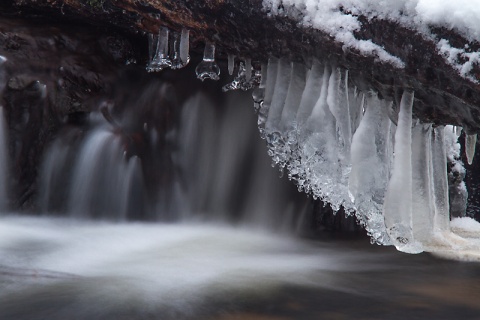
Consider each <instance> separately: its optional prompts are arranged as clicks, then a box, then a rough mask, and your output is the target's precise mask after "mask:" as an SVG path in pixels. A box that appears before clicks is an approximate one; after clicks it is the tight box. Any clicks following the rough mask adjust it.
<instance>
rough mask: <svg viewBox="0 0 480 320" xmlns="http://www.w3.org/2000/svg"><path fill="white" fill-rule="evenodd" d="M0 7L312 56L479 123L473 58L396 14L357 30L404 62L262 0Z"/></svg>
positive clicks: (224, 47) (426, 110)
mask: <svg viewBox="0 0 480 320" xmlns="http://www.w3.org/2000/svg"><path fill="white" fill-rule="evenodd" d="M0 8H1V9H2V14H3V15H4V16H10V17H29V18H32V17H36V18H42V19H43V20H47V21H48V20H59V19H61V20H68V21H70V20H74V21H77V22H81V23H86V24H91V25H97V26H102V27H109V28H117V29H119V30H123V31H124V32H125V34H127V35H130V36H132V37H138V38H142V37H143V39H144V38H145V37H144V36H143V35H144V34H145V33H156V32H157V31H158V28H159V27H160V26H167V27H169V28H171V29H172V30H177V31H180V30H181V29H182V28H188V29H190V30H191V48H192V50H194V51H197V52H199V53H200V52H201V50H203V42H204V41H205V39H208V40H211V41H215V42H216V44H217V53H218V56H219V57H220V58H224V59H226V56H227V54H228V53H230V54H235V55H237V56H239V57H249V58H252V60H253V61H259V62H263V61H266V60H267V59H268V57H270V56H276V57H289V58H290V59H292V60H297V61H302V60H303V61H307V62H308V60H309V59H311V58H312V57H315V58H317V59H319V60H321V61H325V62H327V63H330V64H334V65H337V66H340V67H344V68H346V69H348V70H349V77H350V79H351V81H352V83H354V84H355V85H356V86H357V87H359V88H361V89H362V90H374V91H376V92H378V93H379V96H380V97H383V98H385V99H389V100H398V97H399V95H400V94H401V92H402V91H403V89H404V88H410V89H413V90H414V91H415V107H414V115H415V116H416V117H418V118H419V119H421V120H422V121H424V122H433V123H435V124H454V125H458V126H462V127H463V128H464V129H465V130H466V131H467V132H468V133H473V132H478V131H480V84H479V83H478V81H476V79H480V68H479V66H478V65H474V68H473V69H472V71H471V72H470V73H469V75H468V77H465V76H461V75H460V73H459V72H458V71H457V70H456V69H455V68H454V67H453V66H452V65H451V64H449V63H448V62H447V61H446V59H445V57H444V56H442V54H441V53H440V52H439V50H438V49H437V46H436V43H435V41H434V40H432V37H426V36H425V35H423V34H421V33H420V32H418V31H416V30H414V29H409V28H407V27H404V26H402V25H399V24H398V23H396V22H395V21H389V20H382V19H375V18H374V19H371V18H370V19H369V18H367V17H363V16H359V17H358V19H359V20H360V21H361V23H362V28H361V29H360V30H358V31H357V32H356V33H355V37H356V38H357V39H360V40H362V39H364V40H371V41H372V42H373V43H375V44H377V45H379V46H381V47H383V48H384V49H385V50H386V51H387V52H388V53H390V54H392V55H393V56H396V57H398V58H400V59H401V60H402V61H403V62H404V63H405V67H404V68H398V67H394V66H393V65H391V64H389V63H386V62H382V61H380V60H379V59H377V58H376V57H374V56H366V55H364V54H361V53H360V52H359V51H357V50H355V49H350V48H345V47H344V46H343V44H342V43H339V42H337V41H335V39H334V38H333V37H332V36H331V35H329V34H327V33H325V32H322V31H320V30H316V29H313V28H305V27H302V26H300V25H299V24H298V23H297V22H296V21H294V20H293V19H292V18H290V17H288V16H270V15H268V12H266V11H265V10H264V8H263V7H262V1H261V0H249V1H227V0H205V1H188V0H144V1H138V0H62V1H58V0H7V1H4V3H2V4H0ZM430 32H431V34H432V35H433V37H434V38H437V39H446V40H448V41H449V43H450V45H451V46H453V47H455V48H462V50H464V49H465V48H468V52H476V51H478V50H480V44H479V43H477V42H472V41H469V40H467V39H466V38H465V37H464V36H462V35H461V34H460V33H458V32H456V31H455V30H448V29H445V28H438V27H431V28H430ZM143 43H145V46H146V41H145V40H143ZM144 52H146V50H145V51H144ZM144 58H145V59H146V58H147V57H146V54H145V57H144ZM461 62H462V61H459V63H461Z"/></svg>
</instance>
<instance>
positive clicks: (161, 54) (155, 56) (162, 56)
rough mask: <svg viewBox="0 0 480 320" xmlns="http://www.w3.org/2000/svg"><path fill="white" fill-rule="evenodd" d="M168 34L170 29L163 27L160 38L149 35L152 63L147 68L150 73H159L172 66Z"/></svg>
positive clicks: (159, 32)
mask: <svg viewBox="0 0 480 320" xmlns="http://www.w3.org/2000/svg"><path fill="white" fill-rule="evenodd" d="M168 33H169V30H168V28H166V27H161V28H160V30H159V31H158V36H154V35H149V37H148V40H149V46H148V47H149V55H150V63H149V64H148V66H147V71H148V72H158V71H162V70H163V69H165V68H169V67H171V66H172V61H171V60H170V58H169V56H168Z"/></svg>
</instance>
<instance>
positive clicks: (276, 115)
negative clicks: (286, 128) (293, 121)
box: [265, 58, 292, 131]
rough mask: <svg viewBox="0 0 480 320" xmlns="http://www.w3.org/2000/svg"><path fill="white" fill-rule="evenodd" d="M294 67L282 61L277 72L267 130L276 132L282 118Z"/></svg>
mask: <svg viewBox="0 0 480 320" xmlns="http://www.w3.org/2000/svg"><path fill="white" fill-rule="evenodd" d="M291 68H292V65H291V63H290V62H289V61H287V60H286V59H283V58H282V59H280V61H279V64H278V71H277V80H276V82H275V88H274V92H273V97H272V104H271V106H270V109H269V111H268V118H267V122H266V124H265V128H266V129H267V130H270V131H276V130H277V129H278V128H277V127H278V124H279V122H280V119H281V117H282V111H283V106H284V104H285V99H286V98H287V93H288V85H289V84H290V72H291Z"/></svg>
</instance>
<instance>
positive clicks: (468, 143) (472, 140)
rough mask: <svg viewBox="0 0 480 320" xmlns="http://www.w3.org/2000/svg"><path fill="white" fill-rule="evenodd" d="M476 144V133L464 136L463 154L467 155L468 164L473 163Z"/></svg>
mask: <svg viewBox="0 0 480 320" xmlns="http://www.w3.org/2000/svg"><path fill="white" fill-rule="evenodd" d="M476 145H477V134H476V133H475V134H467V135H466V137H465V155H466V156H467V162H468V164H472V163H473V157H474V156H475V146H476Z"/></svg>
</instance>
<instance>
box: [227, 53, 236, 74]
mask: <svg viewBox="0 0 480 320" xmlns="http://www.w3.org/2000/svg"><path fill="white" fill-rule="evenodd" d="M234 68H235V55H234V54H228V74H229V75H233V69H234Z"/></svg>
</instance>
